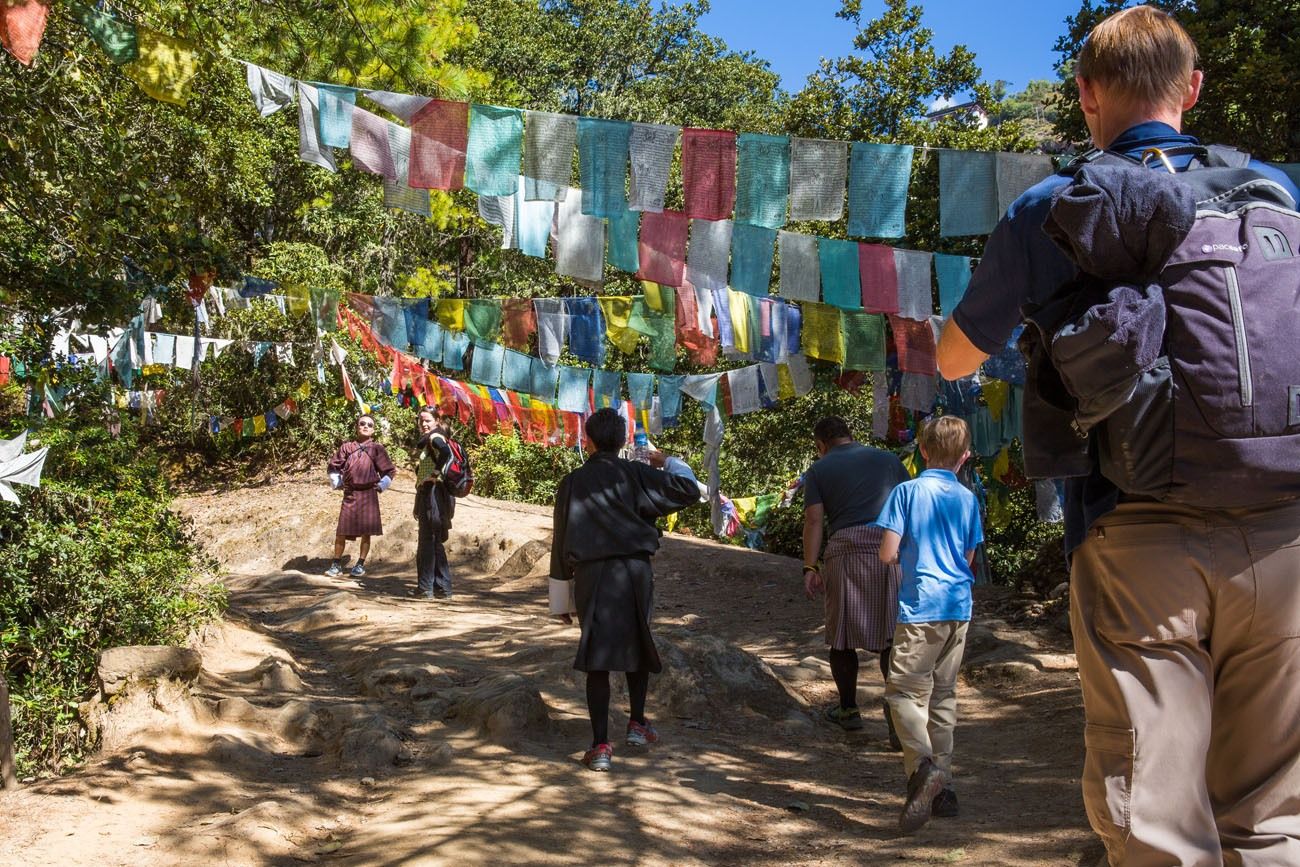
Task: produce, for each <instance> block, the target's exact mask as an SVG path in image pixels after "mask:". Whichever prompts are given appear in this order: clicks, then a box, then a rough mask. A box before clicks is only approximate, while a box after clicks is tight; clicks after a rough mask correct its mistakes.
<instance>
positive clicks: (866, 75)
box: [790, 0, 993, 143]
mask: <svg viewBox="0 0 1300 867" xmlns="http://www.w3.org/2000/svg"><path fill="white" fill-rule="evenodd" d="M922 12H923V10H922V7H921V6H920V5H914V4H912V3H910V2H908V0H887V3H886V5H885V11H884V13H883V14H882V15H881V16H880V17H879V18H875V19H872V20H870V21H867V22H866V23H865V24H864V23H863V21H862V2H861V0H841V8H840V11H839V12H837V13H835V15H836V17H837V18H843V19H845V20H846V21H850V22H852V23H853V24H855V25H856V26H858V28H859V30H858V33H857V35H856V36H854V38H853V51H854V53H853V54H850V55H848V56H845V57H840V58H837V59H833V60H827V59H823V60H822V63H821V68H820V70H819V71H817V72H815V73H813V74H812V75H810V76H808V82H807V85H806V86H805V87H804V89H803V91H802V92H800V93H799V95H798V96H797V97H795V99H794V103H793V105H792V106H791V112H790V128H791V130H792V131H794V132H797V133H798V134H800V135H820V136H822V137H828V138H845V139H851V140H853V141H892V142H908V141H912V140H913V139H914V138H915V137H916V136H915V133H917V132H920V131H923V130H924V129H925V128H926V127H928V123H927V121H926V120H925V114H926V112H928V111H929V110H930V108H929V107H930V105H931V104H933V103H934V102H935V101H936V100H938V99H945V100H954V99H956V98H957V97H959V96H962V95H964V94H966V93H971V94H973V95H974V98H975V100H976V101H978V102H980V103H981V104H982V105H984V107H985V108H986V110H987V109H988V108H989V107H990V105H991V104H992V102H993V99H992V92H991V91H990V90H989V89H988V87H987V86H985V85H984V84H983V83H982V82H981V81H980V68H979V66H978V65H977V64H976V62H975V55H974V54H972V53H971V52H970V51H969V50H968V49H967V48H966V46H964V45H956V46H954V47H953V49H952V50H951V51H950V52H948V53H947V54H946V55H944V54H940V53H939V52H938V51H936V50H935V48H934V45H933V37H934V33H933V31H931V30H930V29H929V28H928V27H924V26H922V24H921V17H922ZM959 101H960V100H959ZM918 143H919V142H918Z"/></svg>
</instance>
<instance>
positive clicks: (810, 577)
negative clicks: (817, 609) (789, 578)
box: [803, 569, 825, 599]
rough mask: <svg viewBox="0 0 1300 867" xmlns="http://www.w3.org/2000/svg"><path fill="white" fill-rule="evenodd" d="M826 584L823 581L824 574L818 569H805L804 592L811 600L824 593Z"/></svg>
mask: <svg viewBox="0 0 1300 867" xmlns="http://www.w3.org/2000/svg"><path fill="white" fill-rule="evenodd" d="M824 586H825V582H823V581H822V574H821V573H820V572H818V571H817V570H816V569H805V570H804V572H803V592H804V595H805V596H807V597H808V598H809V599H816V598H817V594H818V593H820V592H822V587H824Z"/></svg>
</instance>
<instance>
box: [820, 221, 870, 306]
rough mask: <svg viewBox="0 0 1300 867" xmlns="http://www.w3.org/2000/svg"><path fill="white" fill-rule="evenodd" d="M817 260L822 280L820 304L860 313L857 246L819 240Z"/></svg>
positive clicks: (860, 294) (860, 289)
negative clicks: (821, 302)
mask: <svg viewBox="0 0 1300 867" xmlns="http://www.w3.org/2000/svg"><path fill="white" fill-rule="evenodd" d="M817 259H818V266H819V267H820V269H821V276H822V301H823V302H824V303H826V304H833V305H835V306H836V307H841V308H844V309H846V310H860V309H862V282H861V280H860V279H859V275H858V244H857V242H856V241H842V240H838V239H832V238H818V239H817Z"/></svg>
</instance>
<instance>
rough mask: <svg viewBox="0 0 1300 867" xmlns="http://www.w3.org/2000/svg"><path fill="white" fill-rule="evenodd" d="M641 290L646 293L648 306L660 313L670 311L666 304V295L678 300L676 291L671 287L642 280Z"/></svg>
mask: <svg viewBox="0 0 1300 867" xmlns="http://www.w3.org/2000/svg"><path fill="white" fill-rule="evenodd" d="M641 288H642V289H643V290H644V291H645V303H646V306H647V307H649V308H650V309H651V310H656V311H658V312H660V313H664V312H666V311H667V310H668V305H667V304H666V303H665V302H664V297H665V295H667V296H668V297H672V298H676V293H675V290H674V289H673V288H672V287H671V286H660V285H659V284H658V283H652V282H651V281H649V280H642V281H641Z"/></svg>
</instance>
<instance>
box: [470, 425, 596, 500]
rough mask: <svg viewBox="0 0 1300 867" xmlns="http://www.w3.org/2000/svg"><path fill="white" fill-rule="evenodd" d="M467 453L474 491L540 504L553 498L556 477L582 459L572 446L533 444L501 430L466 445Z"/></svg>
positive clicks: (561, 476)
mask: <svg viewBox="0 0 1300 867" xmlns="http://www.w3.org/2000/svg"><path fill="white" fill-rule="evenodd" d="M469 454H470V463H471V465H472V466H473V468H474V493H476V494H480V495H482V496H484V497H495V498H496V499H499V500H516V501H518V502H522V503H536V504H539V505H543V506H549V505H552V504H553V503H554V502H555V489H556V487H557V486H558V485H559V483H560V479H562V478H564V475H565V473H568V472H569V471H570V470H572V469H574V468H575V467H577V466H579V465H581V464H582V460H583V459H582V457H581V455H580V453H579V452H578V450H576V449H564V448H554V447H548V446H541V445H534V444H532V443H526V442H524V441H523V440H522V439H520V438H519V437H517V436H505V435H503V434H490V435H488V436H486V437H484V438H483V440H482V442H480V443H478V444H477V445H470V446H469Z"/></svg>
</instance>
